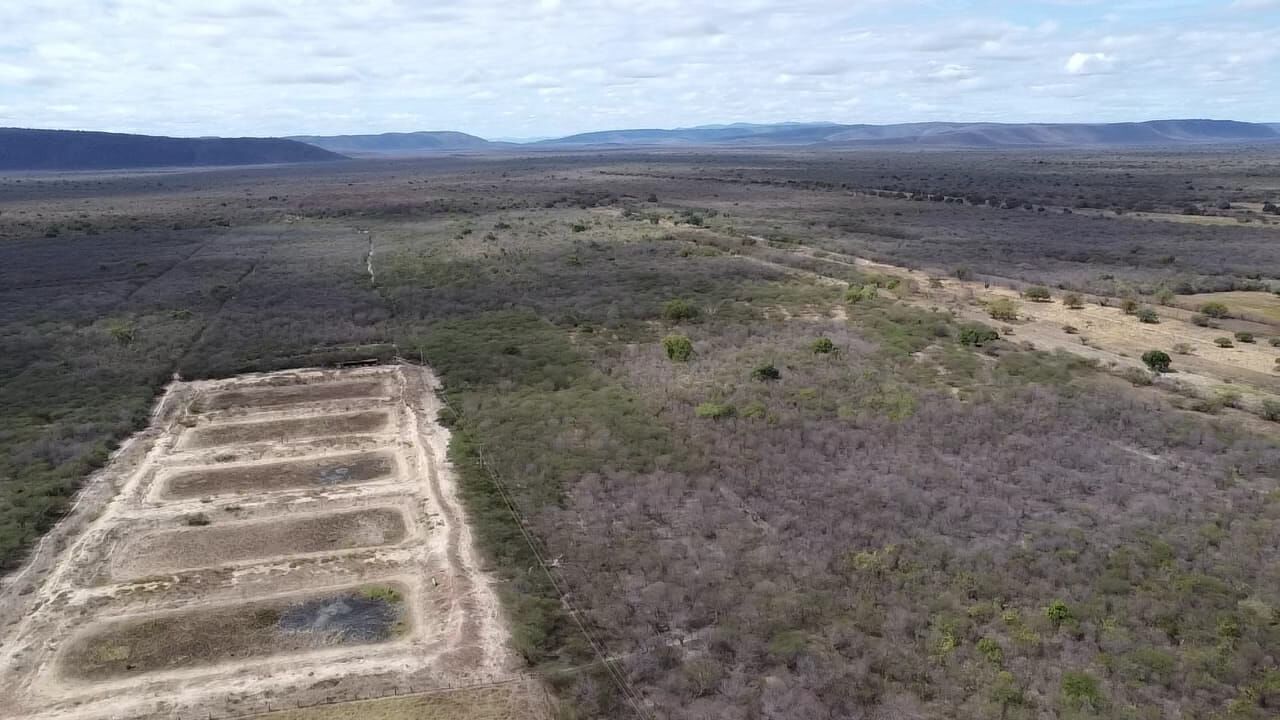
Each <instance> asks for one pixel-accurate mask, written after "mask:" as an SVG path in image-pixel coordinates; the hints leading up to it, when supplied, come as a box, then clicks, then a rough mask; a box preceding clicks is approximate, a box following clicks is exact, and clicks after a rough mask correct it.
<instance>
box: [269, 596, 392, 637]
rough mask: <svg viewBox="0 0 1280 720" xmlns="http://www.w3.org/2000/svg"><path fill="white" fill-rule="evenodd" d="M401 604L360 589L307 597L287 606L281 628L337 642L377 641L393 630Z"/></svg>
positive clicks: (282, 615)
mask: <svg viewBox="0 0 1280 720" xmlns="http://www.w3.org/2000/svg"><path fill="white" fill-rule="evenodd" d="M401 610H402V605H401V603H398V602H389V601H387V600H385V599H382V598H371V597H367V596H365V595H362V594H361V593H358V592H351V593H343V594H341V595H333V596H330V597H324V598H316V599H314V600H306V601H304V602H300V603H296V604H294V605H290V606H289V607H287V608H284V609H283V610H281V611H280V619H279V621H278V622H277V623H276V627H277V628H278V629H279V630H280V631H281V632H287V633H306V634H310V635H323V636H325V637H327V638H329V639H331V640H334V641H337V642H378V641H380V640H386V639H387V638H389V637H391V636H392V634H394V631H395V628H396V625H397V624H398V623H399V621H400V615H401Z"/></svg>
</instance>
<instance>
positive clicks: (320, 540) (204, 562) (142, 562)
mask: <svg viewBox="0 0 1280 720" xmlns="http://www.w3.org/2000/svg"><path fill="white" fill-rule="evenodd" d="M219 520H220V518H218V517H217V516H214V517H213V523H212V524H211V525H206V526H203V527H189V528H187V527H184V528H177V529H173V530H168V531H164V532H161V533H156V534H151V535H143V536H139V537H136V538H131V540H130V541H129V542H127V543H126V544H125V546H124V547H123V548H121V551H120V552H118V553H116V554H115V557H116V558H118V559H117V561H116V562H115V563H114V567H113V568H112V575H113V576H115V577H116V578H119V579H127V578H134V577H142V576H146V575H152V574H155V573H164V572H174V571H177V570H185V569H193V568H205V567H214V566H218V565H224V564H228V563H235V562H242V561H245V560H256V559H259V558H269V557H276V556H280V555H298V554H302V553H313V552H327V551H336V550H349V549H354V548H362V547H376V546H378V545H390V544H392V543H397V542H399V541H401V540H403V539H404V536H405V523H404V516H403V515H401V514H400V512H399V511H397V510H394V509H391V508H376V509H370V510H355V511H351V512H341V513H332V514H327V515H311V516H303V517H296V518H290V517H284V518H278V519H277V518H270V519H265V520H251V521H246V522H219Z"/></svg>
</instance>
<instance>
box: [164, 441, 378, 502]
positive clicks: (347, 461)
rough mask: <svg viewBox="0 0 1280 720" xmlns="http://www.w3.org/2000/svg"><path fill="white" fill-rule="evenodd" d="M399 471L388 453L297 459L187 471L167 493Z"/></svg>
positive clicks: (285, 486) (311, 483) (307, 483)
mask: <svg viewBox="0 0 1280 720" xmlns="http://www.w3.org/2000/svg"><path fill="white" fill-rule="evenodd" d="M395 471H396V463H395V460H394V459H393V458H392V457H391V455H389V454H387V453H378V452H368V453H355V454H351V455H339V456H336V457H329V458H322V459H319V460H293V461H288V462H276V463H267V464H264V465H251V466H248V467H226V468H216V469H213V470H196V471H192V472H185V473H181V474H179V475H174V476H173V477H171V478H169V480H168V482H166V483H165V486H164V490H163V495H164V496H165V497H167V498H172V499H180V498H193V497H204V496H206V495H225V494H238V493H252V492H271V491H274V490H290V489H293V488H308V487H325V486H329V485H350V484H352V483H362V482H370V481H373V480H381V479H384V478H387V477H390V476H391V475H393V474H394V473H395Z"/></svg>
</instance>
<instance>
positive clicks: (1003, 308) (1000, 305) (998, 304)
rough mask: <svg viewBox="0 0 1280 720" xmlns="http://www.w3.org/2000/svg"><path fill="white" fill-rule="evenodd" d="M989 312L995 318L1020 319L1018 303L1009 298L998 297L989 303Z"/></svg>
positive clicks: (1007, 320)
mask: <svg viewBox="0 0 1280 720" xmlns="http://www.w3.org/2000/svg"><path fill="white" fill-rule="evenodd" d="M987 314H988V315H990V316H991V318H992V319H993V320H1004V321H1006V322H1009V321H1013V320H1017V319H1018V303H1016V302H1014V301H1012V300H1010V299H1009V298H996V299H995V300H992V301H990V302H988V303H987Z"/></svg>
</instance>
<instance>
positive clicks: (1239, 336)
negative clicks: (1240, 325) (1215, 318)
mask: <svg viewBox="0 0 1280 720" xmlns="http://www.w3.org/2000/svg"><path fill="white" fill-rule="evenodd" d="M1235 335H1236V340H1237V341H1238V342H1242V343H1251V342H1253V333H1251V332H1244V331H1243V330H1242V331H1240V332H1237V333H1236V334H1235Z"/></svg>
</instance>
